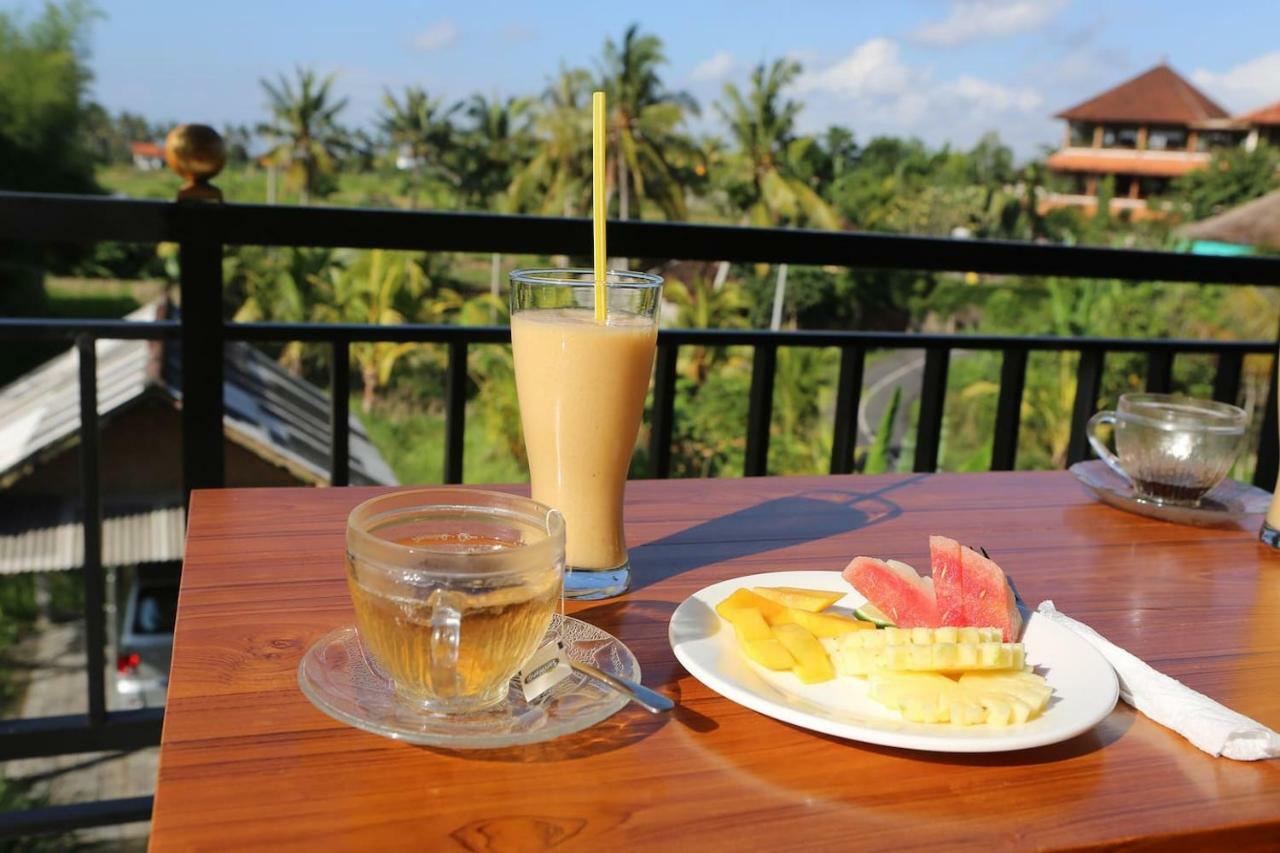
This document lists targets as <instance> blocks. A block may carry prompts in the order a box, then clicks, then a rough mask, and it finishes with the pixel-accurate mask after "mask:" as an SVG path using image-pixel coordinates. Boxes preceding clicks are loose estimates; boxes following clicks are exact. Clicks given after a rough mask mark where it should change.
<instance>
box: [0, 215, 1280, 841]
mask: <svg viewBox="0 0 1280 853" xmlns="http://www.w3.org/2000/svg"><path fill="white" fill-rule="evenodd" d="M105 240H115V241H125V242H139V243H156V242H161V241H170V242H176V243H178V244H179V246H180V260H181V280H180V295H181V300H182V307H183V311H182V316H181V319H180V320H179V321H158V322H154V323H146V324H141V323H130V322H124V321H77V320H56V321H55V320H44V319H40V320H31V319H14V318H7V319H6V318H0V341H6V340H7V341H15V340H16V341H22V340H26V341H33V340H46V341H47V340H59V341H66V342H68V343H73V344H74V345H75V346H76V348H77V351H78V352H79V355H80V382H81V386H80V391H81V393H80V397H81V407H80V429H81V442H80V448H81V457H80V460H81V482H82V490H83V495H82V497H83V501H84V509H85V514H84V525H85V537H84V541H85V561H84V572H83V578H84V583H85V592H86V594H85V630H86V647H87V648H88V650H89V653H88V658H87V666H88V691H89V705H88V707H89V712H88V713H87V714H81V715H69V716H63V717H52V718H42V719H34V720H9V721H4V722H0V760H8V759H14V758H20V757H29V756H37V755H53V754H64V753H75V752H83V751H97V750H125V749H134V748H138V747H141V746H146V745H153V744H156V743H158V742H159V734H160V723H161V713H160V712H159V711H158V710H145V711H127V712H115V711H107V710H106V704H105V684H104V678H103V673H104V665H103V664H104V663H105V662H104V661H103V648H104V647H105V628H104V624H103V612H102V610H103V608H102V555H101V528H102V519H101V495H100V494H99V491H100V486H99V470H98V469H99V459H98V453H99V441H98V423H97V408H96V406H95V405H94V401H95V400H96V399H97V387H96V385H97V382H96V359H95V348H94V343H95V342H96V341H97V340H104V339H137V338H145V339H156V340H160V339H167V340H178V341H180V342H181V345H182V349H183V365H184V368H183V373H182V394H183V405H182V428H183V456H182V459H183V483H184V493H187V494H189V490H190V489H194V488H216V487H219V486H221V485H222V484H223V481H224V471H223V454H222V452H221V443H222V396H221V394H222V371H223V361H222V357H221V356H222V348H223V345H224V343H226V342H228V341H277V342H279V341H305V342H313V343H322V344H327V345H328V347H329V348H330V356H331V358H330V365H331V368H330V369H331V374H330V379H331V394H330V397H331V411H330V424H331V429H332V441H331V454H330V479H331V482H332V483H333V484H334V485H344V484H346V483H347V482H348V469H349V435H348V405H349V387H350V347H351V344H353V343H357V342H363V341H413V342H419V343H436V344H443V345H445V346H446V347H447V349H448V364H447V368H446V388H445V400H444V408H445V424H446V438H445V445H444V455H445V458H444V474H445V476H444V479H445V480H446V482H460V481H461V480H462V474H463V461H464V457H463V453H464V450H463V448H464V442H463V434H464V431H465V417H466V408H465V390H466V380H467V354H468V348H469V347H470V346H471V345H483V344H502V343H506V342H508V341H509V340H510V333H509V330H508V329H507V328H506V327H462V326H426V325H402V326H361V325H318V324H281V323H251V324H245V323H225V322H223V321H222V320H221V319H220V318H221V316H222V314H221V311H222V306H221V295H222V280H221V276H222V269H221V261H222V255H223V251H224V249H225V247H226V246H232V245H249V244H251V245H269V246H308V247H347V248H383V249H406V250H417V251H451V252H502V253H507V254H539V255H587V254H589V253H590V250H591V233H590V228H589V227H588V225H587V224H586V223H585V222H584V221H582V220H572V219H553V218H544V217H516V216H495V215H482V214H457V213H431V212H403V211H387V210H350V209H329V208H294V207H266V206H259V205H222V204H200V203H170V202H151V201H123V200H116V199H104V198H98V197H78V196H53V195H39V194H22V193H0V241H25V242H36V243H46V244H56V243H63V242H77V243H91V242H98V241H105ZM610 241H611V245H610V248H611V250H612V251H613V252H614V253H616V254H617V255H619V256H626V257H642V258H661V259H681V260H706V261H729V262H735V263H782V262H786V263H792V264H808V265H837V266H844V267H860V268H900V269H913V270H924V271H965V272H968V271H973V272H982V273H1008V274H1023V275H1053V276H1067V277H1092V278H1112V279H1128V280H1142V281H1162V282H1198V283H1214V284H1254V285H1265V286H1276V285H1280V259H1275V258H1249V257H1243V258H1241V257H1236V258H1224V257H1206V256H1192V255H1180V254H1172V253H1163V252H1147V251H1132V250H1117V249H1101V248H1078V247H1064V246H1051V245H1037V244H1027V243H1010V242H995V241H975V240H963V241H961V240H945V239H933V238H916V237H900V236H891V235H879V234H862V233H847V232H819V231H805V230H791V229H746V228H736V227H725V226H710V225H683V224H668V223H648V222H625V223H614V224H611V226H610ZM685 346H715V347H723V346H741V347H748V348H750V349H751V350H752V352H753V360H752V373H751V386H750V396H749V403H748V414H747V421H746V423H745V424H744V425H743V428H744V431H745V433H746V439H747V440H746V454H745V463H744V473H745V474H746V475H748V476H754V475H762V474H765V473H767V471H768V459H769V425H770V421H771V418H772V405H773V385H774V374H775V368H776V361H777V353H778V350H779V349H780V348H785V347H834V348H838V349H839V351H840V362H839V364H840V366H839V374H838V380H837V393H836V405H835V414H834V440H833V445H832V449H831V458H830V463H829V470H830V471H831V472H832V473H849V472H851V471H852V470H853V466H854V444H855V440H854V439H855V435H856V427H855V421H856V418H857V413H858V409H859V404H860V400H861V395H862V391H863V388H862V386H863V371H864V366H865V363H866V355H867V352H868V351H870V350H881V349H912V350H923V351H924V354H925V355H924V369H923V378H922V381H921V400H920V410H919V417H918V420H917V431H916V436H915V451H914V453H915V456H914V459H913V468H914V469H915V470H917V471H932V470H934V469H935V468H936V467H937V460H938V451H939V446H940V441H941V436H942V417H943V412H944V408H945V399H946V390H947V375H948V368H949V365H950V360H951V354H952V352H953V351H954V350H986V351H998V352H1000V353H1001V355H1002V364H1001V369H1000V389H999V396H998V399H997V402H996V413H995V428H994V432H993V440H992V452H991V468H992V469H993V470H1010V469H1012V468H1013V467H1014V465H1015V463H1016V454H1017V445H1018V431H1019V426H1020V422H1021V418H1020V413H1021V410H1022V402H1023V392H1024V386H1025V383H1026V373H1027V362H1028V358H1029V355H1030V354H1031V353H1033V352H1042V351H1059V352H1061V351H1069V352H1078V353H1079V354H1080V357H1079V361H1078V366H1077V369H1076V380H1077V389H1076V397H1075V402H1074V406H1073V410H1072V417H1071V424H1072V426H1071V437H1070V442H1069V447H1068V458H1069V461H1077V460H1079V459H1082V458H1084V457H1085V454H1086V447H1087V445H1086V439H1085V433H1084V426H1085V423H1086V422H1087V420H1088V417H1089V416H1090V414H1092V412H1093V410H1094V408H1095V406H1096V404H1097V399H1098V394H1099V389H1100V385H1101V380H1102V373H1103V367H1104V365H1105V359H1106V357H1107V355H1108V354H1110V353H1122V352H1145V353H1147V357H1148V360H1147V376H1146V386H1147V388H1148V389H1150V390H1156V391H1162V390H1167V389H1168V388H1169V386H1170V384H1171V380H1172V375H1173V367H1174V364H1175V359H1176V358H1177V357H1178V356H1179V355H1193V354H1195V355H1213V356H1216V357H1217V368H1216V374H1215V380H1214V392H1213V393H1214V397H1215V398H1216V399H1219V400H1227V401H1235V399H1236V397H1237V395H1238V391H1239V387H1240V381H1241V373H1242V369H1243V364H1244V357H1245V356H1246V355H1250V354H1255V353H1258V354H1267V353H1274V351H1275V344H1274V342H1271V341H1201V340H1147V339H1133V338H1119V339H1104V338H1084V337H1070V338H1061V337H1045V336H1040V337H1019V336H990V335H938V334H905V333H888V332H858V331H847V332H803V331H802V332H764V331H738V330H714V329H708V330H686V329H670V330H663V331H661V332H660V333H659V337H658V353H657V359H656V363H655V381H654V399H653V408H652V411H651V414H650V441H651V445H650V465H651V468H652V471H653V474H654V476H657V477H665V476H668V474H669V473H670V470H671V442H672V435H673V417H674V402H675V395H676V381H675V380H676V365H677V359H678V355H679V350H680V348H681V347H685ZM1273 364H1274V363H1273ZM1274 387H1275V367H1274V366H1273V373H1272V382H1271V384H1270V386H1269V388H1272V389H1274ZM1268 393H1269V394H1270V392H1268ZM1275 408H1276V407H1275V405H1274V402H1272V401H1270V399H1269V400H1268V403H1267V404H1266V405H1265V408H1264V420H1263V427H1262V440H1261V444H1260V446H1259V450H1258V459H1257V464H1256V469H1255V470H1256V474H1255V482H1257V483H1259V484H1260V485H1263V486H1264V487H1266V488H1270V487H1271V486H1272V485H1273V484H1274V481H1275V477H1276V464H1277V440H1276V439H1277V436H1276V434H1277V427H1276V414H1275ZM150 808H151V805H150V798H147V797H140V798H128V799H117V800H109V801H104V802H98V803H83V804H76V805H69V806H53V807H48V808H42V809H38V810H33V811H29V812H20V813H15V812H11V813H6V814H0V838H3V837H13V836H16V835H21V834H26V833H32V832H41V831H49V830H56V829H61V828H73V827H78V826H87V825H94V824H109V823H120V822H127V821H133V820H140V819H146V817H147V816H148V815H149V814H150Z"/></svg>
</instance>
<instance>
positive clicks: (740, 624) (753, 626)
mask: <svg viewBox="0 0 1280 853" xmlns="http://www.w3.org/2000/svg"><path fill="white" fill-rule="evenodd" d="M729 623H730V624H731V625H733V630H734V633H736V634H737V635H738V640H739V641H740V642H744V643H745V642H747V641H748V640H768V639H770V638H772V637H773V631H772V630H771V629H770V628H769V624H768V623H767V622H765V621H764V617H763V616H761V615H760V611H759V610H756V609H755V608H754V607H744V608H742V609H741V610H731V611H729Z"/></svg>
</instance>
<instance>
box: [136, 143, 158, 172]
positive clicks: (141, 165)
mask: <svg viewBox="0 0 1280 853" xmlns="http://www.w3.org/2000/svg"><path fill="white" fill-rule="evenodd" d="M129 150H130V151H131V152H132V153H133V167H134V168H135V169H139V170H141V171H143V172H154V171H156V170H157V169H163V168H164V146H163V145H157V144H155V143H154V142H133V143H130V144H129Z"/></svg>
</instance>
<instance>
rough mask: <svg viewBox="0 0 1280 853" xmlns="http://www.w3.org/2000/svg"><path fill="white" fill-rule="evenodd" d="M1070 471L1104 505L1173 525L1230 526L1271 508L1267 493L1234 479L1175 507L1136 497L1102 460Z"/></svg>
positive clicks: (1126, 484) (1080, 464)
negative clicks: (1194, 503)
mask: <svg viewBox="0 0 1280 853" xmlns="http://www.w3.org/2000/svg"><path fill="white" fill-rule="evenodd" d="M1070 471H1071V473H1072V474H1074V475H1075V478H1076V479H1077V480H1079V481H1080V483H1081V485H1083V486H1084V487H1085V488H1086V489H1088V490H1089V491H1090V492H1092V493H1093V495H1094V497H1096V498H1097V499H1098V500H1100V501H1102V502H1103V503H1104V504H1106V505H1107V506H1113V507H1115V508H1116V509H1122V510H1124V511H1125V512H1132V513H1136V514H1137V515H1145V516H1147V517H1148V518H1158V519H1160V520H1161V521H1171V522H1173V523H1174V524H1190V525H1194V526H1196V527H1216V526H1221V525H1230V524H1232V523H1234V522H1238V521H1245V520H1246V516H1249V515H1255V514H1257V513H1263V512H1266V511H1267V507H1269V506H1270V505H1271V494H1270V493H1269V492H1264V491H1263V490H1262V489H1259V488H1258V487H1257V486H1250V485H1247V484H1245V483H1241V482H1238V481H1236V480H1223V481H1222V482H1221V483H1219V484H1218V485H1217V487H1215V488H1214V490H1213V491H1211V492H1209V494H1207V495H1205V496H1204V497H1203V498H1201V499H1200V505H1199V506H1174V505H1171V504H1160V503H1156V502H1154V501H1150V500H1146V499H1145V498H1140V497H1138V496H1137V494H1136V493H1135V492H1134V491H1133V486H1132V485H1131V484H1130V483H1129V482H1128V481H1126V480H1125V479H1124V478H1123V477H1121V476H1120V475H1119V474H1117V473H1116V472H1115V471H1112V470H1111V469H1110V468H1108V467H1107V464H1106V463H1105V462H1103V461H1102V460H1101V459H1091V460H1089V461H1088V462H1077V463H1076V464H1074V465H1072V466H1071V468H1070Z"/></svg>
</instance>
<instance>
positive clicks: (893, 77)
mask: <svg viewBox="0 0 1280 853" xmlns="http://www.w3.org/2000/svg"><path fill="white" fill-rule="evenodd" d="M898 53H899V51H898V43H897V42H895V41H894V40H893V39H888V38H883V37H881V38H873V39H871V40H870V41H865V42H863V43H862V44H860V45H858V46H857V47H856V48H854V50H853V53H850V54H849V55H848V56H846V57H845V58H844V59H841V60H840V61H838V62H836V63H835V64H834V65H831V66H828V67H827V68H825V69H823V70H821V71H812V72H807V73H805V74H803V75H801V77H800V79H799V80H798V81H797V82H796V88H797V89H799V90H800V91H801V92H809V91H814V90H819V91H828V92H833V93H835V94H837V95H843V96H845V97H848V98H866V97H881V96H889V97H893V96H900V95H905V94H907V93H908V91H909V90H910V89H912V88H913V87H914V86H915V85H917V84H918V83H919V82H920V78H921V77H922V75H921V74H920V72H916V71H914V70H912V69H911V68H909V67H908V66H907V65H905V64H904V63H903V62H902V60H901V59H900V58H899V56H898Z"/></svg>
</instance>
